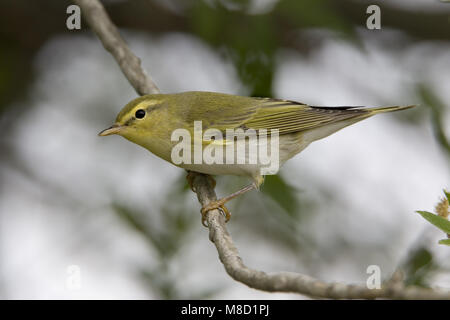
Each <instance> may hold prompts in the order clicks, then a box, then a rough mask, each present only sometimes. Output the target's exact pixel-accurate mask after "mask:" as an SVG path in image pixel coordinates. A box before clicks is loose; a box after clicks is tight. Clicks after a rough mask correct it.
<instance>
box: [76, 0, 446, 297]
mask: <svg viewBox="0 0 450 320" xmlns="http://www.w3.org/2000/svg"><path fill="white" fill-rule="evenodd" d="M73 1H74V2H75V3H76V4H77V5H79V6H80V7H81V10H82V14H83V16H84V18H85V19H86V20H87V22H88V23H89V25H90V27H91V29H92V30H93V31H94V32H95V33H96V34H97V36H98V37H99V38H100V40H101V41H102V43H103V46H104V47H105V49H106V50H108V51H109V52H110V53H111V54H112V55H113V56H114V58H115V59H116V60H117V63H118V64H119V66H120V68H121V69H122V72H123V73H124V74H125V76H126V77H127V79H128V80H129V82H130V84H131V85H132V86H133V88H134V89H135V90H136V91H137V92H138V93H139V94H140V95H144V94H150V93H159V89H158V88H157V86H156V85H155V83H154V82H153V81H152V80H151V79H150V78H149V77H148V76H147V75H146V73H145V71H144V70H143V69H142V67H141V65H140V60H139V58H137V57H136V56H135V55H134V54H133V53H132V52H131V50H130V49H129V48H128V46H127V45H126V43H125V41H124V40H123V39H122V37H121V36H120V34H119V32H118V30H117V28H116V27H115V26H114V24H113V23H112V22H111V20H110V19H109V17H108V14H107V13H106V11H105V9H104V8H103V6H102V4H101V3H100V2H99V1H98V0H73ZM210 183H211V181H210V179H208V178H207V176H206V175H204V174H196V176H195V177H194V178H193V186H194V188H195V190H196V193H197V197H198V200H199V202H200V203H201V204H202V206H205V205H207V204H208V203H209V202H211V201H214V200H216V199H217V197H216V193H215V191H214V187H213V186H212V185H211V184H210ZM207 222H208V228H209V238H210V240H211V241H212V242H213V243H214V245H215V246H216V249H217V252H218V254H219V258H220V261H221V262H222V263H223V265H224V267H225V270H226V271H227V273H228V274H229V275H230V276H231V277H232V278H233V279H235V280H236V281H239V282H242V283H244V284H246V285H247V286H249V287H251V288H255V289H259V290H264V291H269V292H293V293H299V294H303V295H307V296H311V297H320V298H332V299H375V298H390V299H450V293H449V292H445V291H440V290H432V289H424V288H420V287H413V286H410V287H405V286H404V285H403V283H402V281H401V279H400V280H399V279H392V280H391V281H389V282H387V283H385V284H384V286H383V287H382V288H381V289H368V288H367V287H366V286H364V285H347V284H342V283H327V282H322V281H320V280H318V279H315V278H312V277H310V276H307V275H303V274H299V273H290V272H279V273H274V274H267V273H265V272H263V271H258V270H253V269H250V268H248V267H247V266H246V265H244V263H243V262H242V259H241V257H240V256H239V253H238V250H237V248H236V247H235V245H234V243H233V240H232V238H231V236H230V234H229V233H228V231H227V228H226V226H225V219H224V217H223V216H222V215H221V214H220V212H219V211H218V210H217V209H216V210H211V211H209V213H208V215H207Z"/></svg>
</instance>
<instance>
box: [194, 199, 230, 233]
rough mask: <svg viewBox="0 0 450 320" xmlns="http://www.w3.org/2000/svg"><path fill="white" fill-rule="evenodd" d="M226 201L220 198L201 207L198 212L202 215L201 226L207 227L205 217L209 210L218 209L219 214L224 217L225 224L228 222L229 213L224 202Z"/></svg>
mask: <svg viewBox="0 0 450 320" xmlns="http://www.w3.org/2000/svg"><path fill="white" fill-rule="evenodd" d="M227 200H228V199H226V198H222V199H219V200H216V201H212V202H210V203H208V204H207V205H206V206H203V207H202V209H201V210H200V212H201V214H202V224H203V225H204V226H205V227H208V224H207V223H206V215H207V214H208V212H209V211H210V210H214V209H219V210H220V212H221V213H222V214H223V215H224V216H225V222H228V220H230V218H231V214H230V211H229V210H228V209H227V207H225V202H227Z"/></svg>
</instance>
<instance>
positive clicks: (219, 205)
mask: <svg viewBox="0 0 450 320" xmlns="http://www.w3.org/2000/svg"><path fill="white" fill-rule="evenodd" d="M255 188H256V185H255V184H254V183H252V184H250V185H248V186H246V187H244V188H242V189H240V190H238V191H236V192H234V193H232V194H230V195H228V196H226V197H223V198H221V199H218V200H215V201H211V202H210V203H208V204H207V205H206V206H203V207H202V209H201V210H200V212H201V213H202V224H203V225H204V226H205V227H207V226H208V225H207V224H206V215H207V214H208V212H209V211H210V210H213V209H219V210H220V211H222V213H223V214H224V215H225V221H226V222H228V220H230V218H231V214H230V211H228V209H227V207H225V203H226V202H228V201H230V200H231V199H234V198H236V197H237V196H240V195H241V194H244V193H246V192H248V191H250V190H253V189H255Z"/></svg>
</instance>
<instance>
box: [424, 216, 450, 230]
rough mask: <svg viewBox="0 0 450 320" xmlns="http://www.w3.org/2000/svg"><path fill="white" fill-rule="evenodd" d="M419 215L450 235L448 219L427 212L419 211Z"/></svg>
mask: <svg viewBox="0 0 450 320" xmlns="http://www.w3.org/2000/svg"><path fill="white" fill-rule="evenodd" d="M417 213H420V214H421V215H422V217H424V218H425V219H427V220H428V221H429V222H430V223H431V224H434V225H435V226H436V227H438V228H439V229H441V230H442V231H444V232H445V233H450V221H448V220H447V219H445V218H443V217H440V216H438V215H435V214H433V213H431V212H427V211H417Z"/></svg>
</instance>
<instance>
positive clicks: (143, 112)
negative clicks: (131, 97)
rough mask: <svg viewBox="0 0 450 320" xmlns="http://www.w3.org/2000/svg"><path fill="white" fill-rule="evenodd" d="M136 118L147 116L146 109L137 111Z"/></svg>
mask: <svg viewBox="0 0 450 320" xmlns="http://www.w3.org/2000/svg"><path fill="white" fill-rule="evenodd" d="M134 115H135V117H136V119H142V118H144V117H145V110H142V109H139V110H137V111H136V113H135V114H134Z"/></svg>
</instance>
